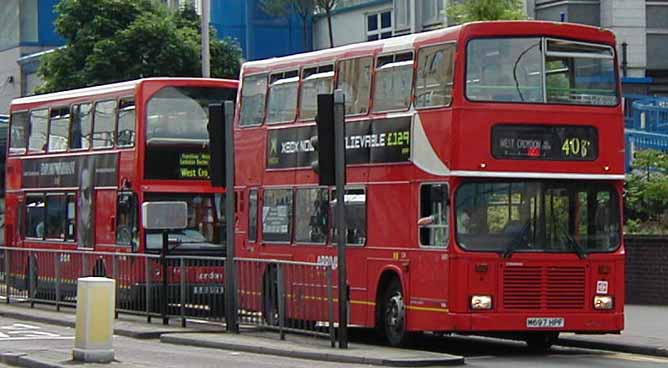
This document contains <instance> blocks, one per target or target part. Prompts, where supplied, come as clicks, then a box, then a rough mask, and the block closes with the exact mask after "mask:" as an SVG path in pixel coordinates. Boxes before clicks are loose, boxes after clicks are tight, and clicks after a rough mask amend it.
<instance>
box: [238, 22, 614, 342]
mask: <svg viewBox="0 0 668 368" xmlns="http://www.w3.org/2000/svg"><path fill="white" fill-rule="evenodd" d="M615 55H616V54H615V38H614V35H613V34H612V33H611V32H609V31H606V30H603V29H599V28H594V27H588V26H579V25H572V24H563V23H549V22H535V21H526V22H491V23H471V24H465V25H461V26H457V27H453V28H447V29H442V30H436V31H431V32H425V33H421V34H415V35H408V36H402V37H396V38H392V39H387V40H380V41H374V42H368V43H361V44H355V45H349V46H344V47H339V48H333V49H330V50H322V51H318V52H313V53H307V54H301V55H294V56H288V57H283V58H278V59H271V60H265V61H256V62H249V63H246V64H245V65H244V66H243V70H242V86H241V92H240V95H239V96H238V108H237V118H236V127H235V129H236V131H235V132H236V133H235V134H236V137H235V138H236V152H237V174H236V180H237V185H238V188H237V191H238V192H239V197H240V198H242V199H244V200H243V201H242V202H241V203H242V205H241V206H240V207H241V213H240V215H241V216H240V218H241V219H242V221H241V222H240V224H239V227H240V230H241V233H240V234H239V235H238V237H239V241H238V244H239V245H238V250H237V254H239V255H242V256H244V257H256V258H275V259H287V260H295V261H317V262H320V263H333V264H336V254H337V253H336V249H335V247H334V246H333V245H332V244H335V243H336V238H337V236H339V234H336V233H335V232H334V231H333V230H332V229H333V228H334V226H333V216H332V208H333V206H335V201H334V198H335V196H334V195H333V190H332V188H328V187H322V186H318V184H317V183H318V178H317V175H316V174H315V173H314V172H313V171H312V170H311V162H312V161H313V160H314V159H315V157H316V156H315V154H314V148H313V146H312V145H311V144H310V140H309V139H310V138H311V137H312V136H315V135H316V134H315V132H316V125H315V123H314V117H315V116H316V96H317V95H318V94H321V93H331V92H332V91H333V89H341V90H342V91H343V92H344V94H345V101H346V108H345V109H346V142H345V144H346V152H347V153H346V156H347V165H348V168H347V180H348V183H347V188H346V193H345V204H344V205H345V209H346V222H347V224H346V225H347V233H346V234H345V235H344V236H345V237H346V240H347V243H348V247H347V255H346V257H347V261H348V265H347V269H348V282H349V286H350V295H351V300H350V306H351V316H350V318H351V322H352V323H353V324H355V325H361V326H378V327H380V328H381V329H382V331H383V332H384V334H385V336H386V337H387V339H388V340H389V342H390V343H391V344H393V345H399V344H402V343H404V342H406V341H407V340H408V339H409V338H410V337H411V335H412V334H414V333H416V332H419V331H442V332H460V333H481V334H492V333H495V334H500V335H506V334H514V335H516V336H520V337H522V338H523V339H525V340H526V341H527V342H528V344H529V345H530V346H532V347H540V348H545V347H549V346H550V345H551V344H552V343H553V342H554V341H555V339H556V338H557V336H558V334H559V333H560V332H566V331H569V332H578V333H619V332H620V331H621V330H622V328H623V326H624V314H623V308H624V248H623V245H622V226H621V224H622V222H621V221H622V216H621V210H622V199H621V194H622V187H623V179H624V145H623V119H622V107H621V104H620V92H619V91H620V89H619V83H618V76H617V68H618V66H617V61H616V56H615ZM267 277H270V275H268V276H267ZM242 286H243V285H242ZM263 292H267V290H266V288H265V290H263ZM265 300H266V298H265ZM309 302H313V301H311V300H305V299H303V298H302V299H300V298H299V297H298V296H294V295H292V296H291V298H290V301H289V303H309ZM265 304H266V303H265ZM263 307H264V308H269V307H268V306H266V305H264V306H263ZM294 309H295V310H298V309H299V307H298V306H295V308H294ZM265 312H266V313H270V311H265Z"/></svg>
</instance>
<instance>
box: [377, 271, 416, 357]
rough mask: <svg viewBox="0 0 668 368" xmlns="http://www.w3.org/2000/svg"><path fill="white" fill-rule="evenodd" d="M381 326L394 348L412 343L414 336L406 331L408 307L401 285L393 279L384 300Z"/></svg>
mask: <svg viewBox="0 0 668 368" xmlns="http://www.w3.org/2000/svg"><path fill="white" fill-rule="evenodd" d="M381 326H382V331H383V333H384V335H385V338H386V339H387V342H388V343H389V344H390V345H392V346H405V345H408V344H409V343H410V340H411V338H412V334H411V333H410V332H408V331H407V330H406V305H405V304H404V295H403V292H402V290H401V283H400V282H399V280H398V279H396V278H395V279H393V280H392V281H391V282H390V283H389V285H388V287H387V289H386V290H385V293H384V294H383V299H382V310H381Z"/></svg>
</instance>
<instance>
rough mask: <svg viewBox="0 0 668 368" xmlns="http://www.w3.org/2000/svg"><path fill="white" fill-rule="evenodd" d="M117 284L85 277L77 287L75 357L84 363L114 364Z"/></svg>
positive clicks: (102, 278) (110, 280)
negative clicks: (113, 341)
mask: <svg viewBox="0 0 668 368" xmlns="http://www.w3.org/2000/svg"><path fill="white" fill-rule="evenodd" d="M115 306H116V281H115V280H112V279H108V278H105V277H82V278H80V279H79V280H78V284H77V321H76V337H75V340H74V349H73V350H72V357H73V359H74V360H77V361H83V362H96V363H109V362H111V361H113V360H114V349H113V347H112V338H113V335H114V308H115Z"/></svg>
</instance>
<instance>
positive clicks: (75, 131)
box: [70, 103, 93, 149]
mask: <svg viewBox="0 0 668 368" xmlns="http://www.w3.org/2000/svg"><path fill="white" fill-rule="evenodd" d="M92 131H93V116H92V112H91V104H89V103H85V104H81V105H73V106H72V125H71V126H70V149H88V148H90V138H91V134H92Z"/></svg>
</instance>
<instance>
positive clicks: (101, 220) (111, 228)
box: [93, 189, 117, 249]
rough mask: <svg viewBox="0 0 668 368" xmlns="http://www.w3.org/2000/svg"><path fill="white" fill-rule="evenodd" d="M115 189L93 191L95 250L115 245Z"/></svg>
mask: <svg viewBox="0 0 668 368" xmlns="http://www.w3.org/2000/svg"><path fill="white" fill-rule="evenodd" d="M116 197H117V192H116V190H115V189H98V190H95V206H94V208H95V226H94V227H93V228H94V229H95V230H94V232H95V249H98V248H100V247H101V248H104V247H105V246H107V247H108V246H112V245H115V244H116Z"/></svg>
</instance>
